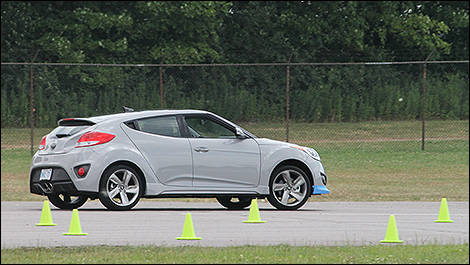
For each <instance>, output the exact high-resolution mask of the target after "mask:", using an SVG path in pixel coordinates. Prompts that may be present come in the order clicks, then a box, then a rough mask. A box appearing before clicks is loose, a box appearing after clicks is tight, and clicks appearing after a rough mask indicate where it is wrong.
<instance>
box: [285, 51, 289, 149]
mask: <svg viewBox="0 0 470 265" xmlns="http://www.w3.org/2000/svg"><path fill="white" fill-rule="evenodd" d="M289 63H290V59H289ZM289 79H290V69H289V65H287V67H286V142H289Z"/></svg>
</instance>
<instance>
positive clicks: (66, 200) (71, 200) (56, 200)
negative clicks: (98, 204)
mask: <svg viewBox="0 0 470 265" xmlns="http://www.w3.org/2000/svg"><path fill="white" fill-rule="evenodd" d="M47 198H48V199H49V201H50V202H51V203H52V205H54V206H55V207H57V208H59V209H64V210H72V209H77V208H79V207H80V206H82V205H83V204H85V202H86V201H87V200H88V197H87V196H72V195H69V194H66V193H52V194H49V195H47Z"/></svg>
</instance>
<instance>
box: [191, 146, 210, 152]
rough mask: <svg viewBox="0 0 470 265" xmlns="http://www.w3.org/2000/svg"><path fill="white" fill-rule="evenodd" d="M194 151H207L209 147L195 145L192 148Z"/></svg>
mask: <svg viewBox="0 0 470 265" xmlns="http://www.w3.org/2000/svg"><path fill="white" fill-rule="evenodd" d="M194 151H196V152H202V153H207V152H209V149H207V148H206V147H196V148H194Z"/></svg>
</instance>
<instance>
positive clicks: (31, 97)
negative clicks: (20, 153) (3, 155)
mask: <svg viewBox="0 0 470 265" xmlns="http://www.w3.org/2000/svg"><path fill="white" fill-rule="evenodd" d="M29 79H30V88H29V105H30V107H29V126H30V128H31V134H30V135H31V148H30V149H31V156H33V154H34V153H33V146H34V88H33V66H32V65H30V66H29Z"/></svg>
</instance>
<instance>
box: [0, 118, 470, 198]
mask: <svg viewBox="0 0 470 265" xmlns="http://www.w3.org/2000/svg"><path fill="white" fill-rule="evenodd" d="M242 126H244V128H246V129H248V130H250V131H251V132H253V133H254V134H256V135H257V136H259V137H268V138H272V139H279V140H285V130H284V127H283V124H280V123H279V124H276V123H256V124H253V123H246V124H242ZM426 126H427V127H426V128H427V131H426V132H427V133H426V135H427V137H429V138H430V139H431V140H428V141H426V145H425V151H421V150H420V147H421V142H420V140H419V139H420V135H421V131H420V129H421V123H420V122H419V121H400V122H361V123H322V124H311V123H291V124H290V137H289V141H290V142H294V143H298V144H301V145H306V146H311V147H314V148H315V149H317V151H318V152H319V153H320V156H321V157H322V161H323V164H324V166H325V169H326V173H327V175H328V178H329V179H328V186H329V188H330V189H331V191H332V192H331V194H330V195H328V196H315V197H312V198H310V200H314V201H404V200H407V201H408V200H411V201H439V200H440V199H441V198H442V197H446V198H447V199H448V200H453V201H463V200H469V141H468V136H469V128H468V126H469V123H468V121H428V122H427V125H426ZM49 131H50V129H38V130H37V131H36V132H35V138H36V140H35V142H36V143H39V140H40V138H41V137H42V136H43V135H45V134H47V133H48V132H49ZM1 137H2V149H1V152H2V153H1V156H2V162H1V184H2V185H1V192H2V193H1V200H2V201H3V200H20V201H21V200H42V199H43V197H42V196H37V195H32V194H30V193H29V186H28V181H29V180H28V172H29V166H30V163H31V157H30V150H29V141H30V135H29V130H28V129H5V128H3V129H2V133H1ZM185 200H188V199H185ZM197 200H201V199H197Z"/></svg>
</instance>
